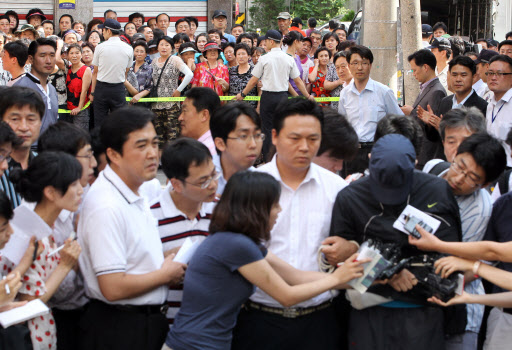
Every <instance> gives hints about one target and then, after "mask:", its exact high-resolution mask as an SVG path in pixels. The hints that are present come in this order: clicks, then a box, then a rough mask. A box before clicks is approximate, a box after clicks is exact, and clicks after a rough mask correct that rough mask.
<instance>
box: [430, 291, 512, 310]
mask: <svg viewBox="0 0 512 350" xmlns="http://www.w3.org/2000/svg"><path fill="white" fill-rule="evenodd" d="M428 301H430V302H431V303H435V304H438V305H441V306H452V305H457V304H482V305H487V306H496V307H505V308H510V307H512V292H504V293H495V294H469V293H466V292H462V295H456V296H455V297H453V298H452V299H450V300H448V301H447V302H443V301H441V300H439V299H438V298H436V297H432V298H429V299H428Z"/></svg>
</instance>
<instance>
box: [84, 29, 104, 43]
mask: <svg viewBox="0 0 512 350" xmlns="http://www.w3.org/2000/svg"><path fill="white" fill-rule="evenodd" d="M92 33H96V34H98V35H99V37H100V42H102V41H105V38H104V37H103V34H101V33H100V32H99V31H97V30H91V31H90V32H89V33H87V35H86V36H85V40H84V41H85V42H88V41H89V38H90V37H91V35H92Z"/></svg>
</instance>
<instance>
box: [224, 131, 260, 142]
mask: <svg viewBox="0 0 512 350" xmlns="http://www.w3.org/2000/svg"><path fill="white" fill-rule="evenodd" d="M228 139H230V140H239V141H242V142H245V143H248V142H250V141H251V140H254V142H256V143H258V142H263V141H265V134H263V133H259V134H254V135H249V134H244V135H240V136H238V137H228Z"/></svg>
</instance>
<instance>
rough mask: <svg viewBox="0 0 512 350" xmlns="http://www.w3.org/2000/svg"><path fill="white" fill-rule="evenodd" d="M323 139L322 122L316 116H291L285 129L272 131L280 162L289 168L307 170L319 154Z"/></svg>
mask: <svg viewBox="0 0 512 350" xmlns="http://www.w3.org/2000/svg"><path fill="white" fill-rule="evenodd" d="M321 137H322V127H321V124H320V121H319V120H318V119H317V118H315V117H314V116H302V115H296V116H289V117H286V118H285V120H284V123H283V128H282V129H281V131H280V132H279V135H278V134H277V133H276V130H275V129H273V130H272V143H273V144H274V145H275V146H276V150H277V156H278V161H279V162H280V163H281V164H283V165H285V166H286V167H287V168H290V169H295V170H297V171H303V170H306V169H307V168H308V167H309V166H310V164H311V161H312V160H313V157H315V155H316V154H317V152H318V148H319V147H320V142H321Z"/></svg>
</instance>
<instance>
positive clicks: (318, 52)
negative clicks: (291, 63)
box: [313, 46, 332, 59]
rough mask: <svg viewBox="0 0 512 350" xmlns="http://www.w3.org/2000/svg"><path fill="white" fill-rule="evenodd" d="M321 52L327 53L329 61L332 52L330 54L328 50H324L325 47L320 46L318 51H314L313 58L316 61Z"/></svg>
mask: <svg viewBox="0 0 512 350" xmlns="http://www.w3.org/2000/svg"><path fill="white" fill-rule="evenodd" d="M322 51H327V53H328V54H329V59H331V57H332V52H331V51H330V50H329V49H328V48H326V47H325V46H320V47H319V48H318V49H316V51H315V55H314V56H313V57H314V58H315V59H317V58H318V55H319V54H320V52H322Z"/></svg>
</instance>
